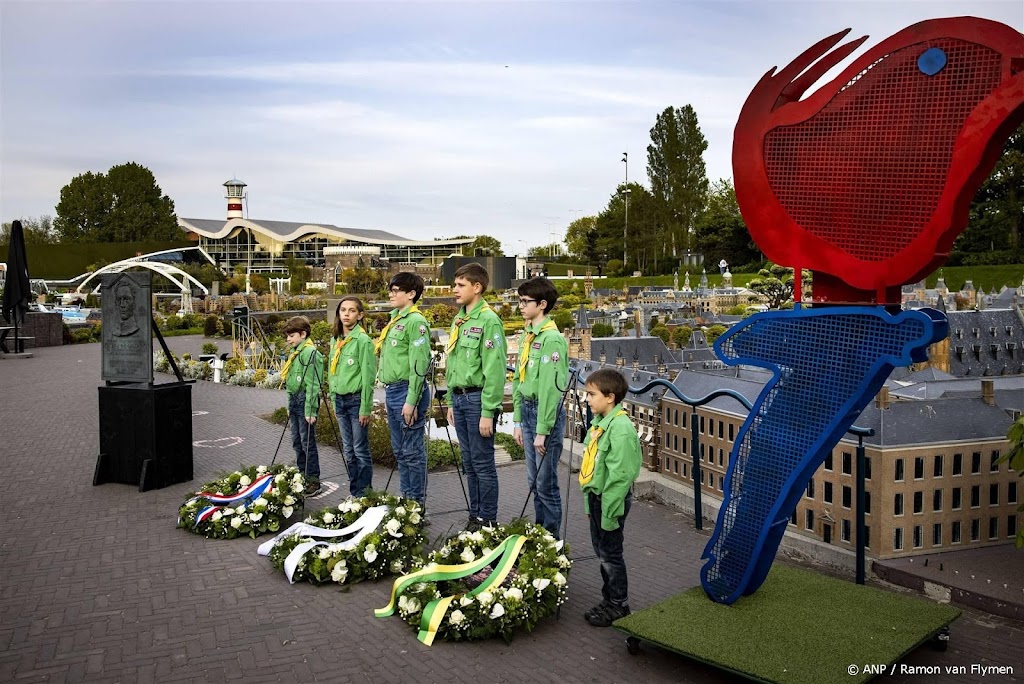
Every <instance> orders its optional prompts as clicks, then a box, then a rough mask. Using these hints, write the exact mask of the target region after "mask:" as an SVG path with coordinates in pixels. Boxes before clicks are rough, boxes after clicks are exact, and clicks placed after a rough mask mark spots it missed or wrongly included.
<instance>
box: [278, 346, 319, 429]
mask: <svg viewBox="0 0 1024 684" xmlns="http://www.w3.org/2000/svg"><path fill="white" fill-rule="evenodd" d="M307 339H308V338H307ZM304 344H306V340H305V339H304V340H302V341H301V342H299V346H300V347H301V351H300V352H299V355H298V356H297V357H296V359H295V360H294V361H292V365H291V366H289V367H288V377H287V378H286V379H285V386H284V387H285V390H287V392H288V396H289V397H290V396H292V395H293V394H295V393H296V392H298V391H299V390H305V391H306V409H305V416H306V417H307V418H309V417H310V416H315V415H316V414H317V409H319V408H320V383H321V382H323V377H324V355H323V354H321V353H320V352H319V351H317V348H316V345H314V344H311V345H309V346H306V347H303V346H302V345H304ZM292 351H294V349H293V350H292ZM290 353H291V352H289V354H290Z"/></svg>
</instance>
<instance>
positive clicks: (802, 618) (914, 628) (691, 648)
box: [615, 565, 960, 684]
mask: <svg viewBox="0 0 1024 684" xmlns="http://www.w3.org/2000/svg"><path fill="white" fill-rule="evenodd" d="M959 615H960V610H959V609H957V608H954V607H952V606H949V605H945V604H940V603H934V602H932V601H929V600H926V599H923V598H919V597H916V596H908V595H904V594H895V593H892V592H889V591H885V590H882V589H876V588H874V587H867V586H861V585H858V584H854V583H852V582H848V581H844V580H838V579H834V578H832V577H827V576H825V575H820V574H817V573H814V572H808V571H806V570H798V569H794V568H789V567H785V566H780V565H776V566H775V567H774V568H772V570H771V573H770V574H769V575H768V579H767V580H766V581H765V583H764V584H763V585H762V586H761V588H760V589H758V590H757V591H756V592H755V593H754V594H753V595H751V596H745V597H743V598H741V599H740V600H738V601H737V602H736V603H734V604H733V605H731V606H725V605H722V604H719V603H715V602H714V601H712V600H711V599H709V598H708V597H707V594H705V593H704V590H703V588H701V587H694V588H693V589H690V590H689V591H686V592H684V593H682V594H679V595H677V596H673V597H672V598H670V599H667V600H665V601H662V602H661V603H658V604H655V605H653V606H651V607H650V608H646V609H644V610H641V611H638V612H636V613H633V614H632V615H629V616H627V617H624V618H622V619H621V620H618V621H616V623H615V627H616V628H618V629H620V630H622V631H624V632H626V633H627V634H630V635H632V636H636V637H638V638H640V639H642V640H643V641H647V642H650V643H653V644H657V645H659V646H662V647H664V648H667V649H669V650H671V651H675V652H677V653H680V654H682V655H685V656H689V657H691V658H694V659H696V660H700V661H703V662H706V663H709V664H711V665H714V666H716V667H720V668H722V669H725V670H729V671H732V672H736V673H738V674H741V675H743V676H746V677H749V678H751V679H756V680H761V681H767V682H786V683H790V682H792V683H803V682H806V683H807V684H826V683H827V682H842V683H844V684H853V683H854V682H865V681H868V680H869V679H871V678H872V677H874V676H875V675H874V674H873V673H871V672H865V671H864V670H865V665H869V664H872V663H873V664H876V665H877V664H881V663H889V664H891V663H894V662H896V661H897V660H899V659H900V658H902V657H903V656H904V655H906V654H907V653H908V652H910V651H911V650H913V649H914V648H915V647H916V646H918V645H920V644H921V643H922V642H924V641H925V640H927V639H928V638H929V637H931V636H932V635H933V634H935V633H936V632H937V631H938V630H939V629H941V628H942V627H944V626H945V625H948V624H949V623H950V622H952V621H953V620H955V619H956V618H957V617H958V616H959ZM851 666H856V667H857V673H856V674H851V672H852V668H851Z"/></svg>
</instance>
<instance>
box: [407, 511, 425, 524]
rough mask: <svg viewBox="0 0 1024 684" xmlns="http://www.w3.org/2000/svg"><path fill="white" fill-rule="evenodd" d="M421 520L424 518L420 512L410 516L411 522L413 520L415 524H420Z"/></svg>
mask: <svg viewBox="0 0 1024 684" xmlns="http://www.w3.org/2000/svg"><path fill="white" fill-rule="evenodd" d="M420 520H423V518H422V517H421V516H420V514H419V513H413V514H412V515H410V516H409V522H411V523H412V524H413V525H419V523H420Z"/></svg>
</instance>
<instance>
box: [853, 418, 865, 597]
mask: <svg viewBox="0 0 1024 684" xmlns="http://www.w3.org/2000/svg"><path fill="white" fill-rule="evenodd" d="M866 460H867V459H866V458H865V456H864V435H857V513H856V518H857V584H864V548H865V546H867V539H866V538H865V536H866V535H865V533H866V532H867V530H866V529H865V527H866V525H865V524H864V504H865V499H866V498H867V496H866V493H865V486H864V468H865V461H866Z"/></svg>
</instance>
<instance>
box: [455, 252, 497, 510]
mask: <svg viewBox="0 0 1024 684" xmlns="http://www.w3.org/2000/svg"><path fill="white" fill-rule="evenodd" d="M489 282H490V278H489V277H488V275H487V271H486V270H485V269H484V267H483V266H481V265H480V264H476V263H473V264H466V265H465V266H462V267H460V268H459V269H458V270H457V271H455V281H454V284H453V285H452V289H453V290H454V291H455V301H456V302H457V303H459V304H462V308H461V309H460V310H459V313H458V314H457V315H456V316H455V320H454V321H453V322H452V329H451V334H450V336H449V338H448V346H447V348H446V352H447V354H448V361H447V368H446V370H445V374H446V376H447V378H448V392H449V394H448V421H449V422H450V423H454V424H455V433H456V434H457V435H458V437H459V447H460V449H461V451H462V468H463V470H464V471H465V473H466V482H467V484H468V486H469V521H468V522H467V524H466V529H470V530H475V529H477V528H479V527H482V526H484V525H488V524H496V522H497V519H498V471H497V469H496V468H495V466H494V417H495V415H498V414H500V413H501V404H502V399H503V398H504V394H505V373H506V370H505V326H504V324H503V323H502V322H501V319H500V318H498V314H496V313H494V310H493V309H491V307H490V305H489V304H487V302H485V301H484V299H483V293H484V292H485V291H486V290H487V285H488V284H489Z"/></svg>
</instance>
